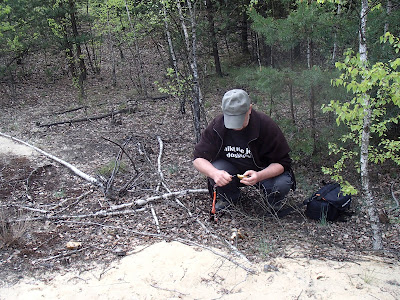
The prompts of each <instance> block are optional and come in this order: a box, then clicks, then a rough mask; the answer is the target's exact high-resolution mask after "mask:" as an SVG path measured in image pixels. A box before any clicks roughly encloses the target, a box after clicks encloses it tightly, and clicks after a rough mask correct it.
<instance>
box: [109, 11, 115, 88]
mask: <svg viewBox="0 0 400 300" xmlns="http://www.w3.org/2000/svg"><path fill="white" fill-rule="evenodd" d="M107 26H108V42H109V43H110V53H111V64H112V75H111V78H112V79H111V80H112V86H113V87H116V86H117V74H116V67H115V54H114V42H113V39H112V34H111V26H110V11H109V9H107Z"/></svg>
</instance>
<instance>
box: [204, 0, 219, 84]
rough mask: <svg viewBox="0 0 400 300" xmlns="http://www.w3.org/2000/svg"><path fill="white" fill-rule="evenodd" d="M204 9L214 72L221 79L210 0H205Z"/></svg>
mask: <svg viewBox="0 0 400 300" xmlns="http://www.w3.org/2000/svg"><path fill="white" fill-rule="evenodd" d="M206 8H207V19H208V31H209V32H210V40H211V47H212V52H213V57H214V63H215V72H216V73H217V75H218V76H220V77H222V70H221V63H220V60H219V53H218V42H217V38H216V34H215V27H214V7H213V3H212V0H206Z"/></svg>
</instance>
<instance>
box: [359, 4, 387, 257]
mask: <svg viewBox="0 0 400 300" xmlns="http://www.w3.org/2000/svg"><path fill="white" fill-rule="evenodd" d="M367 13H368V0H361V14H360V15H361V20H360V45H359V53H360V60H361V63H362V64H363V65H364V68H367V63H368V54H367V40H366V27H367ZM363 99H364V119H363V129H362V135H361V153H360V167H361V185H362V190H363V196H364V198H365V202H366V204H367V211H368V215H369V219H370V223H371V229H372V247H373V249H374V250H380V249H382V232H381V228H380V223H379V217H378V213H377V210H376V203H375V198H374V197H373V195H372V193H371V190H370V187H369V168H368V154H369V151H368V148H369V140H370V127H371V113H372V112H371V103H370V100H369V97H368V95H367V94H364V95H363Z"/></svg>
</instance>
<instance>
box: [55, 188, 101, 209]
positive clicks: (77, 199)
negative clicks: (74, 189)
mask: <svg viewBox="0 0 400 300" xmlns="http://www.w3.org/2000/svg"><path fill="white" fill-rule="evenodd" d="M93 192H94V190H90V191H87V192H85V193H83V194H82V195H80V196H79V197H77V198H66V199H64V200H62V201H60V202H59V203H58V204H56V205H55V206H53V207H51V208H50V209H49V210H50V211H53V210H55V209H57V208H59V207H61V206H62V205H63V204H64V203H65V202H67V201H69V200H72V199H74V200H75V201H74V202H73V203H71V204H70V205H68V206H67V207H64V208H63V209H62V210H61V211H58V212H57V213H61V212H63V211H64V210H66V209H68V208H69V207H71V206H74V205H75V204H76V203H78V202H79V201H81V200H82V199H83V198H85V197H86V196H87V195H89V194H91V193H93Z"/></svg>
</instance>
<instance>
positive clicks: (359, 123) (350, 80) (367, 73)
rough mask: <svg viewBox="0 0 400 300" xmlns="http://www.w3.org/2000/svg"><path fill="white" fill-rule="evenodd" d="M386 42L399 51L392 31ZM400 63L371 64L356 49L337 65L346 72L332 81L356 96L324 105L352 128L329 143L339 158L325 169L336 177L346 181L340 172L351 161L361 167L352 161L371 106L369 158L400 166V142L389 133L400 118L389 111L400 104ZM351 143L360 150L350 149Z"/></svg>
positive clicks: (395, 61)
mask: <svg viewBox="0 0 400 300" xmlns="http://www.w3.org/2000/svg"><path fill="white" fill-rule="evenodd" d="M385 41H388V42H389V43H390V44H392V46H393V47H394V49H395V51H396V52H397V51H398V49H399V46H400V43H399V39H398V38H396V37H394V36H393V35H391V34H390V33H388V34H386V35H385V36H384V37H382V42H385ZM398 65H399V58H396V59H393V60H391V61H390V62H389V63H383V62H377V63H375V64H374V65H373V66H368V65H365V63H364V62H362V61H361V60H360V57H359V55H358V54H357V55H354V54H353V52H352V51H348V52H347V54H346V58H345V60H344V62H340V63H337V64H336V66H337V68H338V69H339V70H342V74H341V75H340V77H339V78H337V79H335V80H333V81H332V83H333V85H334V86H338V87H340V86H343V87H345V88H346V89H347V91H348V92H349V94H351V95H352V98H351V99H350V100H348V101H347V102H341V101H338V100H332V101H331V102H330V103H329V104H328V105H323V111H324V112H334V113H335V114H336V122H337V124H338V125H340V124H344V125H346V126H347V127H348V129H349V131H348V132H347V133H346V134H343V135H342V137H341V139H340V140H339V141H338V142H337V143H331V144H330V146H329V154H331V155H338V156H339V159H338V161H337V162H336V164H335V165H334V166H333V167H332V168H326V167H325V168H324V169H323V171H324V172H325V173H326V174H329V175H331V176H332V178H333V179H335V180H337V181H339V182H343V178H342V176H341V175H340V174H341V172H342V171H343V170H344V168H345V167H346V166H349V164H353V166H354V167H356V169H358V168H359V165H358V162H356V163H352V161H353V160H354V158H355V157H356V156H357V155H358V154H357V153H359V152H360V150H359V149H360V148H361V135H362V130H363V125H364V123H363V120H364V116H365V113H366V111H367V110H368V109H369V110H370V111H371V124H370V132H371V136H372V138H373V139H371V143H370V148H369V157H368V159H369V161H371V162H373V163H382V162H384V161H386V160H392V161H394V162H395V163H396V164H399V165H400V141H399V140H396V139H391V138H390V137H388V136H387V131H388V128H389V127H390V126H391V125H397V124H398V123H399V121H400V114H399V113H397V114H392V113H391V114H390V113H388V108H390V107H393V106H395V107H397V108H399V107H400V74H399V72H398V71H397V67H398ZM367 105H368V107H367ZM397 139H398V137H397ZM372 142H374V143H372ZM338 143H341V144H346V143H347V147H344V146H339V145H338ZM351 143H353V144H354V145H355V146H356V147H357V148H356V149H358V150H354V149H351V148H349V147H348V146H349V145H350V144H351ZM346 162H348V163H349V164H346ZM346 189H347V190H346V191H348V192H352V193H354V192H355V189H354V188H353V187H351V186H350V185H349V184H348V182H346Z"/></svg>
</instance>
